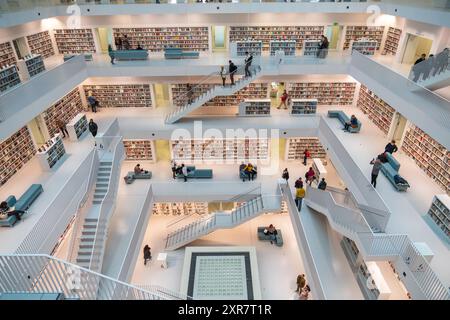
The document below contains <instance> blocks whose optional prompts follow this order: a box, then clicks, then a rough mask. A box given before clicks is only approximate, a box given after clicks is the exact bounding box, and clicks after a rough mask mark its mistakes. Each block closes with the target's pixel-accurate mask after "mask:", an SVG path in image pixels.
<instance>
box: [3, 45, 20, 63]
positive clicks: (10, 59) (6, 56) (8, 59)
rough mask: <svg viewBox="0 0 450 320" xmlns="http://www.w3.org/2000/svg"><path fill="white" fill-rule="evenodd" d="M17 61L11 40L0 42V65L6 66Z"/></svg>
mask: <svg viewBox="0 0 450 320" xmlns="http://www.w3.org/2000/svg"><path fill="white" fill-rule="evenodd" d="M16 63H17V60H16V56H15V55H14V50H13V47H12V45H11V42H3V43H0V67H8V66H11V65H14V64H16Z"/></svg>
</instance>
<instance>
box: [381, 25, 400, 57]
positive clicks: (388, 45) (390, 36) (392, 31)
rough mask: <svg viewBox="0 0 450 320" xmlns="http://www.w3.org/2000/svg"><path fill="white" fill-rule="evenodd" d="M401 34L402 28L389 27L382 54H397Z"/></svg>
mask: <svg viewBox="0 0 450 320" xmlns="http://www.w3.org/2000/svg"><path fill="white" fill-rule="evenodd" d="M401 36H402V29H398V28H394V27H389V29H388V33H387V36H386V41H385V42H384V47H383V52H382V54H384V55H386V54H391V55H394V56H395V55H396V54H397V49H398V44H399V42H400V37H401Z"/></svg>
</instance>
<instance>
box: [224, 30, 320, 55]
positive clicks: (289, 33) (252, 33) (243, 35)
mask: <svg viewBox="0 0 450 320" xmlns="http://www.w3.org/2000/svg"><path fill="white" fill-rule="evenodd" d="M323 32H324V27H323V26H230V34H229V38H230V42H237V41H249V40H252V41H262V50H263V51H269V50H270V41H271V40H278V41H280V40H283V41H286V40H293V41H295V44H296V48H297V49H298V50H301V49H302V46H303V41H304V40H318V39H320V36H321V35H323Z"/></svg>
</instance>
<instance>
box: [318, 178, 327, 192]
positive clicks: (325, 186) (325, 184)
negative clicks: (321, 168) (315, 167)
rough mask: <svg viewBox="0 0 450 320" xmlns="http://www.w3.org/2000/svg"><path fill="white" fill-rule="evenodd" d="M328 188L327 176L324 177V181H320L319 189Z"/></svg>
mask: <svg viewBox="0 0 450 320" xmlns="http://www.w3.org/2000/svg"><path fill="white" fill-rule="evenodd" d="M326 188H327V182H326V181H325V178H322V181H320V182H319V185H318V186H317V189H320V190H325V189H326Z"/></svg>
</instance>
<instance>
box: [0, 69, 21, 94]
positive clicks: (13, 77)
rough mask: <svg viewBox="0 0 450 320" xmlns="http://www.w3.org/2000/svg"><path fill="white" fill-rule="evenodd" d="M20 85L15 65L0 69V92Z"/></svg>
mask: <svg viewBox="0 0 450 320" xmlns="http://www.w3.org/2000/svg"><path fill="white" fill-rule="evenodd" d="M19 83H20V76H19V72H18V71H17V67H16V66H15V65H11V66H9V67H4V68H2V69H0V92H3V91H6V90H8V89H9V88H12V87H15V86H17V85H18V84H19Z"/></svg>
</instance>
